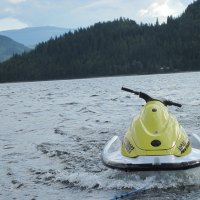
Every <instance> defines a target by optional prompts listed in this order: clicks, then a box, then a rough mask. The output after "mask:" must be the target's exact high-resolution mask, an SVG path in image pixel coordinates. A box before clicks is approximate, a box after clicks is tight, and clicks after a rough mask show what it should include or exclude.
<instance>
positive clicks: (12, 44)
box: [0, 35, 29, 62]
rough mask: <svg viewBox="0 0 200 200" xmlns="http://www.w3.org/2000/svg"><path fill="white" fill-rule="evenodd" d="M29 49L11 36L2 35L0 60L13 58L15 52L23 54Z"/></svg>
mask: <svg viewBox="0 0 200 200" xmlns="http://www.w3.org/2000/svg"><path fill="white" fill-rule="evenodd" d="M25 51H29V49H28V48H27V47H25V46H24V45H23V44H20V43H18V42H16V41H14V40H12V39H11V38H9V37H6V36H3V35H0V62H3V61H5V60H7V59H9V58H11V57H12V56H13V55H14V54H21V53H23V52H25Z"/></svg>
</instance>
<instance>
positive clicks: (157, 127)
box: [101, 87, 200, 171]
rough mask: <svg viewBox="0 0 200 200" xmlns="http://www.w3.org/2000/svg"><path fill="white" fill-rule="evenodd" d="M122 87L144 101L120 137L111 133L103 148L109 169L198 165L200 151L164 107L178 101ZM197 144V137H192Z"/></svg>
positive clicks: (173, 104)
mask: <svg viewBox="0 0 200 200" xmlns="http://www.w3.org/2000/svg"><path fill="white" fill-rule="evenodd" d="M122 90H124V91H127V92H131V93H133V94H135V95H138V96H139V97H140V98H142V99H144V100H145V101H146V104H145V105H144V106H143V107H142V109H141V112H140V113H139V114H138V115H137V116H135V117H134V119H133V121H132V123H131V125H130V127H129V128H128V131H127V132H126V134H125V136H124V137H123V139H122V140H120V139H119V137H118V136H114V137H113V138H112V139H111V140H109V141H108V142H107V144H106V145H105V147H104V149H103V151H102V155H101V157H102V161H103V163H104V164H105V165H106V166H107V167H110V168H116V169H120V170H125V171H138V170H139V171H140V170H141V171H143V170H181V169H189V168H194V167H197V166H200V150H199V149H197V148H192V146H191V143H190V139H189V137H188V135H187V134H186V132H185V130H184V129H183V127H182V126H181V125H180V124H179V123H178V121H177V119H176V118H175V117H174V116H173V115H172V114H171V113H169V112H168V109H167V106H177V107H181V106H182V105H181V104H179V103H175V102H172V101H169V100H163V101H162V100H158V99H154V98H152V97H150V96H149V95H147V94H145V93H143V92H137V91H134V90H131V89H128V88H125V87H122ZM193 137H194V138H195V140H197V141H198V142H199V144H200V137H199V136H198V135H196V134H194V136H193Z"/></svg>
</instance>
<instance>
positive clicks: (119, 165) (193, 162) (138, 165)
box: [101, 136, 200, 171]
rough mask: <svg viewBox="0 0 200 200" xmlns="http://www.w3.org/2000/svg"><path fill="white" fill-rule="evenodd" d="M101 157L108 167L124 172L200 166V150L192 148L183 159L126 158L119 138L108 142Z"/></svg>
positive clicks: (167, 156) (175, 157) (169, 156)
mask: <svg viewBox="0 0 200 200" xmlns="http://www.w3.org/2000/svg"><path fill="white" fill-rule="evenodd" d="M101 156H102V161H103V163H104V164H105V165H106V166H108V167H110V168H114V169H120V170H124V171H151V170H184V169H190V168H194V167H197V166H200V150H199V149H196V148H192V151H191V152H190V153H189V154H187V155H185V156H183V157H177V156H174V155H165V156H138V157H136V158H128V157H125V156H123V155H122V154H121V140H120V139H119V137H118V136H114V137H113V138H112V139H111V140H109V141H108V142H107V144H106V145H105V147H104V149H103V152H102V155H101Z"/></svg>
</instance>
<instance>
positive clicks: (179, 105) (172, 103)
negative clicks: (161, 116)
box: [163, 100, 182, 107]
mask: <svg viewBox="0 0 200 200" xmlns="http://www.w3.org/2000/svg"><path fill="white" fill-rule="evenodd" d="M163 103H164V104H165V105H166V106H177V107H182V104H180V103H175V102H173V101H169V100H166V101H164V102H163Z"/></svg>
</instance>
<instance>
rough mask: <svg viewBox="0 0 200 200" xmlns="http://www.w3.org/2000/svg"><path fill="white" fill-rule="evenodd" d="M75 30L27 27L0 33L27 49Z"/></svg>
mask: <svg viewBox="0 0 200 200" xmlns="http://www.w3.org/2000/svg"><path fill="white" fill-rule="evenodd" d="M69 31H73V29H69V28H62V27H56V26H39V27H27V28H23V29H16V30H7V31H0V35H4V36H7V37H10V38H11V39H13V40H14V41H16V42H19V43H21V44H24V45H25V46H27V47H30V48H34V47H35V46H36V45H37V44H39V43H41V42H46V41H48V40H49V39H51V38H55V37H59V36H60V35H63V34H64V33H67V32H69Z"/></svg>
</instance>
